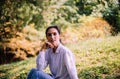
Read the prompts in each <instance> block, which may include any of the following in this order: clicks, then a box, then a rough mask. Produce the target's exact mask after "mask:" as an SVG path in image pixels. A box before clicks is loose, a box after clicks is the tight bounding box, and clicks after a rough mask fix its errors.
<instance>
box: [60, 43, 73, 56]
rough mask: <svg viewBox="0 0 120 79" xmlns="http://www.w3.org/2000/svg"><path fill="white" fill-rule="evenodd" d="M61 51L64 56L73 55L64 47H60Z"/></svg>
mask: <svg viewBox="0 0 120 79" xmlns="http://www.w3.org/2000/svg"><path fill="white" fill-rule="evenodd" d="M61 51H62V52H63V53H64V55H70V56H71V55H73V53H72V51H71V50H70V49H69V48H68V47H66V46H64V45H62V47H61Z"/></svg>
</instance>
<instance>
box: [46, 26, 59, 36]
mask: <svg viewBox="0 0 120 79" xmlns="http://www.w3.org/2000/svg"><path fill="white" fill-rule="evenodd" d="M51 28H55V29H56V30H57V31H58V33H59V34H61V31H60V29H59V27H58V26H57V25H54V26H49V27H48V28H47V29H46V31H45V34H46V35H47V32H48V30H49V29H51Z"/></svg>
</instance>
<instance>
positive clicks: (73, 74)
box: [65, 51, 78, 79]
mask: <svg viewBox="0 0 120 79" xmlns="http://www.w3.org/2000/svg"><path fill="white" fill-rule="evenodd" d="M65 65H66V67H67V70H68V73H69V75H70V78H71V79H78V76H77V70H76V65H75V58H74V55H73V54H72V52H70V51H68V52H66V53H65Z"/></svg>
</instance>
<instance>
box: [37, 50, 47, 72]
mask: <svg viewBox="0 0 120 79" xmlns="http://www.w3.org/2000/svg"><path fill="white" fill-rule="evenodd" d="M45 54H46V53H45V52H44V51H40V52H39V54H38V56H37V59H36V65H37V69H38V70H44V69H45V68H46V67H47V63H48V62H47V60H46V59H45Z"/></svg>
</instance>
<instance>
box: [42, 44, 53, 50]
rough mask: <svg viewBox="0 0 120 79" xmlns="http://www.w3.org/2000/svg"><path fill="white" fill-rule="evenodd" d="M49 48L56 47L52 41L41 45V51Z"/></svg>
mask: <svg viewBox="0 0 120 79" xmlns="http://www.w3.org/2000/svg"><path fill="white" fill-rule="evenodd" d="M48 48H54V46H53V45H52V44H51V43H50V42H45V43H44V44H43V45H42V47H41V51H45V50H46V49H48Z"/></svg>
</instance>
